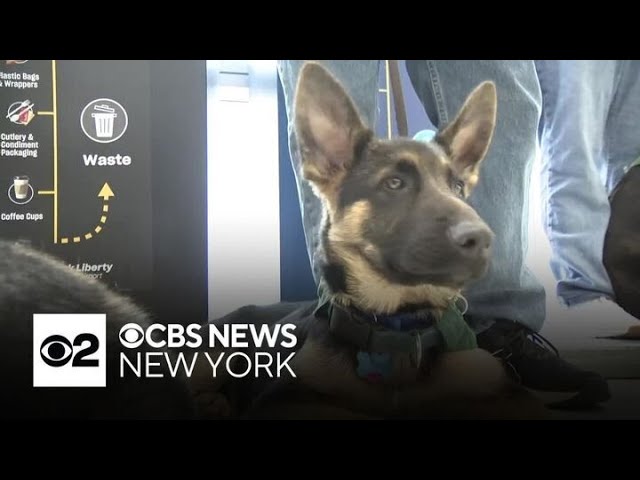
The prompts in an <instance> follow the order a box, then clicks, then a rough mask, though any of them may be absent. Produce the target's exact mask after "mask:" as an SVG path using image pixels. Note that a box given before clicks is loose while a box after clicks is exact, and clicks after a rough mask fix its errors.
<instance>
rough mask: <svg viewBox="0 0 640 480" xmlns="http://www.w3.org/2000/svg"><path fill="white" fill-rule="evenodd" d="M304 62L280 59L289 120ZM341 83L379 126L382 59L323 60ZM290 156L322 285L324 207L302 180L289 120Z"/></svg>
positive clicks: (366, 116)
mask: <svg viewBox="0 0 640 480" xmlns="http://www.w3.org/2000/svg"><path fill="white" fill-rule="evenodd" d="M303 63H304V60H280V61H279V62H278V70H279V73H280V79H281V82H282V88H283V91H284V96H285V103H286V108H287V118H289V119H292V118H293V100H294V95H295V89H296V83H297V81H298V74H299V72H300V68H301V67H302V64H303ZM320 63H322V64H323V65H324V66H325V67H327V69H329V70H330V71H331V72H332V73H333V74H334V75H335V76H336V78H337V79H338V80H340V82H341V83H342V84H343V85H344V87H345V89H346V90H347V92H348V93H349V95H351V98H352V99H353V101H354V102H355V103H356V106H357V107H358V109H359V111H360V114H361V115H362V116H363V117H364V118H363V120H365V121H366V122H367V123H368V124H369V125H375V118H376V107H377V94H378V69H379V66H380V61H379V60H324V61H321V62H320ZM289 153H290V155H291V163H292V165H293V170H294V174H295V178H296V183H297V187H298V196H299V199H300V207H301V214H302V223H303V227H304V234H305V239H306V242H307V252H308V253H309V259H310V261H311V267H312V270H313V276H314V279H315V281H316V284H318V282H319V280H320V272H319V263H320V262H316V261H315V257H314V256H315V254H316V252H317V251H318V243H319V239H320V235H319V229H320V226H321V225H320V224H321V220H322V204H321V202H320V200H319V199H318V197H317V196H316V194H315V193H313V190H312V189H311V186H310V185H309V182H306V181H304V180H303V178H302V172H301V171H300V168H301V166H300V154H299V152H298V147H297V144H296V137H295V134H294V132H293V125H292V123H291V121H289Z"/></svg>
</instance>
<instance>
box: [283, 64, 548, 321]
mask: <svg viewBox="0 0 640 480" xmlns="http://www.w3.org/2000/svg"><path fill="white" fill-rule="evenodd" d="M302 63H303V61H299V60H283V61H280V62H279V70H280V77H281V80H282V85H283V90H284V93H285V98H286V105H287V113H288V117H289V121H290V123H289V148H290V152H291V159H292V163H293V167H294V171H295V175H296V179H297V184H298V193H299V197H300V203H301V207H302V219H303V225H304V229H305V236H306V241H307V249H308V251H309V255H310V259H311V262H312V265H313V267H314V268H313V271H314V276H315V278H316V281H318V277H319V272H318V268H317V265H316V262H315V261H314V255H315V252H316V249H317V246H318V239H319V235H318V232H319V227H320V219H321V208H322V207H321V203H320V201H319V199H318V198H317V197H316V196H315V194H314V193H313V191H312V190H311V188H310V186H309V185H308V184H307V182H306V181H305V180H304V179H303V178H302V176H301V171H300V157H299V154H298V149H297V143H296V138H295V135H294V134H293V129H292V125H291V120H292V107H293V96H294V90H295V85H296V81H297V77H298V73H299V70H300V67H301V65H302ZM323 63H324V64H325V66H327V68H328V69H329V70H330V71H332V72H333V73H334V75H335V76H336V77H337V78H338V79H339V80H340V81H341V82H342V84H343V85H344V87H345V88H346V90H347V91H348V93H349V94H350V95H351V96H352V98H353V100H354V101H355V103H356V105H357V106H358V108H359V109H360V112H361V114H362V116H363V118H364V119H365V120H366V121H368V122H369V125H374V119H375V112H376V101H377V88H378V69H379V65H380V62H379V61H378V60H364V61H362V60H328V61H324V62H323ZM407 71H408V73H409V76H410V78H411V81H412V83H413V86H414V88H415V90H416V93H417V94H418V97H419V98H420V100H421V102H422V103H423V105H424V107H425V110H426V113H427V115H428V116H429V119H430V120H431V122H432V123H433V124H434V125H435V126H436V127H438V128H441V127H442V126H443V125H445V124H446V123H447V122H448V121H450V120H452V119H453V118H454V116H455V115H456V113H457V111H458V110H459V108H460V107H461V106H462V104H463V102H464V100H465V99H466V97H467V95H468V94H469V93H471V91H472V90H473V89H474V88H475V87H476V86H477V85H478V84H480V83H481V82H482V81H484V80H493V81H494V82H495V83H496V85H497V89H498V121H497V126H496V132H495V135H494V139H493V142H492V145H491V148H490V150H489V153H488V155H487V158H486V159H485V161H484V163H483V166H482V171H481V175H480V181H479V183H478V185H477V186H476V188H475V190H474V192H473V194H472V196H471V198H470V203H471V204H472V205H473V206H474V207H475V209H476V210H477V211H478V213H479V215H480V216H481V217H482V218H483V219H484V220H485V221H486V222H487V223H488V224H489V226H490V227H491V228H492V229H493V231H494V233H495V234H496V240H495V245H494V250H493V260H492V262H491V266H490V268H489V271H488V273H487V275H486V276H485V277H484V278H483V279H482V280H481V281H479V282H476V284H474V285H472V286H470V288H469V289H468V290H466V291H465V296H466V297H467V299H468V301H469V313H470V314H471V318H472V322H473V326H474V327H475V329H476V331H481V330H482V329H484V328H486V327H487V326H488V325H490V324H491V321H492V319H495V318H507V319H511V320H514V321H517V322H520V323H522V324H525V325H527V326H529V327H530V328H532V329H534V330H539V329H540V327H541V326H542V323H543V321H544V314H545V296H544V295H545V293H544V289H543V287H542V286H541V285H540V284H539V282H538V281H537V280H536V279H535V278H534V276H533V275H532V274H531V272H530V271H529V270H528V269H527V267H526V265H525V258H526V249H527V235H528V228H527V227H528V195H529V193H528V190H529V177H530V170H531V165H532V162H533V160H534V158H535V155H536V144H537V128H538V124H539V119H540V109H541V98H540V88H539V84H538V80H537V77H536V72H535V68H534V64H533V61H530V60H513V61H511V60H510V61H479V60H477V61H476V60H474V61H463V60H447V61H442V60H438V61H436V60H411V61H410V60H408V61H407Z"/></svg>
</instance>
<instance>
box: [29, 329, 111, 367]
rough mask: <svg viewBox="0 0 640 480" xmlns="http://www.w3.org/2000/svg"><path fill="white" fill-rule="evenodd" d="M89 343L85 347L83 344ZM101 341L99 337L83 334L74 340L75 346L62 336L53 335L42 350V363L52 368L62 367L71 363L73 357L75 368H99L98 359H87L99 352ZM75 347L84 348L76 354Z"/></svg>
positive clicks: (43, 345)
mask: <svg viewBox="0 0 640 480" xmlns="http://www.w3.org/2000/svg"><path fill="white" fill-rule="evenodd" d="M85 342H89V345H88V346H86V347H84V346H83V344H84V343H85ZM99 346H100V341H99V340H98V337H96V336H95V335H92V334H90V333H81V334H80V335H78V336H77V337H76V338H75V339H74V340H73V344H72V343H71V342H70V341H69V340H68V339H66V338H65V337H63V336H62V335H51V336H50V337H47V338H45V339H44V341H43V342H42V345H41V347H42V348H41V349H40V356H41V357H42V361H43V362H44V363H46V364H47V365H49V366H50V367H62V366H64V365H66V364H67V363H69V360H71V358H72V357H73V362H72V363H71V366H73V367H97V366H99V364H100V362H99V361H98V359H97V358H94V359H87V358H86V357H88V356H90V355H91V354H93V353H95V352H97V351H98V348H99ZM73 347H82V348H81V349H80V350H78V351H77V352H76V353H75V354H74V351H73Z"/></svg>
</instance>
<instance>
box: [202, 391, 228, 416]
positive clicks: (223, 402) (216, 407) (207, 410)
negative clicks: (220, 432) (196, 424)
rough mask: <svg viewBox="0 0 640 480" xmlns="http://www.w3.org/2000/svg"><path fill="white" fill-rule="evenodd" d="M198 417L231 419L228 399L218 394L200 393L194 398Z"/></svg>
mask: <svg viewBox="0 0 640 480" xmlns="http://www.w3.org/2000/svg"><path fill="white" fill-rule="evenodd" d="M195 402H196V409H197V412H198V417H200V418H202V419H209V420H215V419H223V418H229V417H231V413H232V409H231V403H230V402H229V399H228V398H227V397H226V396H225V395H223V394H222V393H219V392H202V393H199V394H197V395H196V396H195Z"/></svg>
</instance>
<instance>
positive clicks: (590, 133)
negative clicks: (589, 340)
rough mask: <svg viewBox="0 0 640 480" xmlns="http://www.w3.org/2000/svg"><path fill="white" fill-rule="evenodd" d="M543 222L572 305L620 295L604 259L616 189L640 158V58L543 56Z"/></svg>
mask: <svg viewBox="0 0 640 480" xmlns="http://www.w3.org/2000/svg"><path fill="white" fill-rule="evenodd" d="M535 65H536V70H537V72H538V77H539V81H540V86H541V90H542V99H543V102H542V104H543V108H542V121H541V123H540V141H541V148H542V179H541V185H542V191H543V214H544V228H545V231H546V233H547V236H548V238H549V241H550V244H551V250H552V259H551V269H552V271H553V274H554V276H555V278H556V280H557V295H558V298H559V299H560V301H561V302H562V303H564V304H565V305H569V306H570V305H575V304H579V303H583V302H587V301H589V300H593V299H595V298H598V297H603V296H604V297H608V298H613V288H612V286H611V282H610V280H609V277H608V275H607V272H606V270H605V268H604V266H603V263H602V252H603V247H604V237H605V233H606V230H607V225H608V222H609V214H610V207H609V194H610V193H611V192H612V190H613V189H614V188H615V186H616V185H617V184H618V182H619V181H620V180H621V179H622V177H623V176H624V174H625V172H626V169H627V168H628V166H629V165H630V164H631V163H633V161H634V160H636V159H637V158H638V156H640V62H637V61H631V60H623V61H617V60H605V61H602V60H536V62H535Z"/></svg>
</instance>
